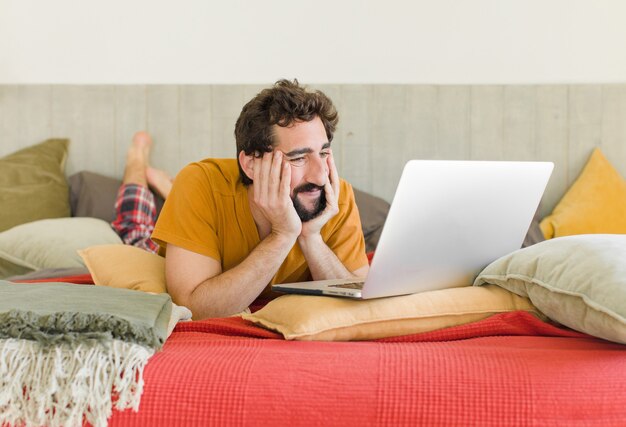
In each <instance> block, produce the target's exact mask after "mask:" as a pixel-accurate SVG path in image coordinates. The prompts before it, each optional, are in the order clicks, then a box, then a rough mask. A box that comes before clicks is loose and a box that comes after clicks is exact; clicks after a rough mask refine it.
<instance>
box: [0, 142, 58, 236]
mask: <svg viewBox="0 0 626 427" xmlns="http://www.w3.org/2000/svg"><path fill="white" fill-rule="evenodd" d="M68 145H69V141H68V140H67V139H49V140H47V141H45V142H42V143H40V144H37V145H33V146H31V147H27V148H24V149H22V150H19V151H16V152H15V153H12V154H9V155H7V156H5V157H2V158H0V206H2V209H0V231H4V230H8V229H9V228H11V227H14V226H16V225H19V224H24V223H27V222H31V221H35V220H38V219H45V218H60V217H66V216H70V202H69V188H68V185H67V180H66V179H65V160H66V158H67V148H68Z"/></svg>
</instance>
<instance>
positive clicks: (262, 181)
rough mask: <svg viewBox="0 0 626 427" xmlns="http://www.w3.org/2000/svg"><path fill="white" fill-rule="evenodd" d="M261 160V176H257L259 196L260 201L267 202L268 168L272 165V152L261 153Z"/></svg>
mask: <svg viewBox="0 0 626 427" xmlns="http://www.w3.org/2000/svg"><path fill="white" fill-rule="evenodd" d="M260 160H261V162H260V163H261V176H260V177H259V187H260V188H259V190H260V191H259V195H260V196H261V199H260V200H261V203H267V198H268V193H269V190H268V186H269V175H270V168H271V166H272V153H263V157H262V158H261V159H260Z"/></svg>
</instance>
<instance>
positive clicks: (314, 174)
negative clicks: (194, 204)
mask: <svg viewBox="0 0 626 427" xmlns="http://www.w3.org/2000/svg"><path fill="white" fill-rule="evenodd" d="M308 166H309V167H308V170H307V176H306V180H307V182H310V183H312V184H315V185H319V186H320V187H323V186H324V184H326V180H327V179H328V165H327V163H326V159H322V158H321V157H318V156H313V158H312V159H311V161H309V164H308Z"/></svg>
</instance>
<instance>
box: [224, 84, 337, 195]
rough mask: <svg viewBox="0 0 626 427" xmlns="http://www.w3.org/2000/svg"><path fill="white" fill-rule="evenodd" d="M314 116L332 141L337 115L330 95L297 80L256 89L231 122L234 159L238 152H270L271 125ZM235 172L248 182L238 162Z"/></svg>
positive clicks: (290, 122) (251, 153)
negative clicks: (313, 89) (302, 84)
mask: <svg viewBox="0 0 626 427" xmlns="http://www.w3.org/2000/svg"><path fill="white" fill-rule="evenodd" d="M315 117H319V118H320V119H321V120H322V123H323V124H324V129H325V130H326V136H327V137H328V141H329V142H330V141H332V140H333V134H334V132H335V128H336V127H337V122H338V121H339V116H338V114H337V110H336V109H335V106H334V105H333V103H332V101H331V100H330V98H328V97H327V96H326V95H325V94H324V93H323V92H321V91H319V90H316V91H313V92H309V91H307V90H306V88H305V87H303V86H300V84H299V83H298V80H297V79H294V80H293V82H291V81H289V80H285V79H283V80H279V81H277V82H276V83H274V85H273V86H272V87H270V88H267V89H263V90H262V91H261V92H259V93H258V94H257V95H256V96H255V97H254V98H252V99H251V100H250V101H249V102H248V103H247V104H246V105H244V107H243V109H242V110H241V114H240V115H239V118H238V119H237V123H236V124H235V141H236V142H237V158H239V153H241V152H242V151H243V152H244V153H245V154H246V155H248V156H249V155H258V154H260V153H268V152H271V151H272V150H273V146H274V143H275V141H274V139H273V137H274V132H273V130H272V127H273V126H274V125H278V126H281V127H289V126H291V125H292V124H293V123H295V122H300V121H303V122H309V121H311V120H313V119H314V118H315ZM239 175H240V177H241V181H242V182H243V184H244V185H250V184H252V180H251V179H250V178H248V176H247V175H246V174H245V173H244V171H243V169H242V168H241V164H239Z"/></svg>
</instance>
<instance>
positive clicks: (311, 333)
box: [242, 286, 542, 341]
mask: <svg viewBox="0 0 626 427" xmlns="http://www.w3.org/2000/svg"><path fill="white" fill-rule="evenodd" d="M517 310H524V311H528V312H532V313H534V314H536V315H537V316H539V317H541V316H542V315H541V313H540V312H539V311H538V310H537V309H536V308H535V307H534V306H533V305H532V304H531V303H530V300H528V299H527V298H523V297H520V296H517V295H515V294H513V293H512V292H509V291H507V290H505V289H502V288H499V287H497V286H484V287H480V288H478V287H471V286H467V287H462V288H452V289H443V290H437V291H431V292H422V293H417V294H412V295H402V296H397V297H390V298H379V299H373V300H363V301H357V300H350V299H346V298H334V297H321V296H310V295H283V296H281V297H278V298H276V299H275V300H273V301H271V302H270V303H268V304H267V305H266V306H265V307H263V308H262V309H261V310H259V311H257V312H256V313H253V314H244V315H242V317H243V318H244V319H246V320H249V321H252V322H254V323H256V324H258V325H260V326H263V327H265V328H268V329H272V330H274V331H277V332H279V333H281V334H282V335H283V336H284V337H285V338H286V339H288V340H294V339H295V340H306V341H352V340H370V339H378V338H386V337H394V336H400V335H408V334H415V333H421V332H428V331H434V330H436V329H442V328H448V327H451V326H457V325H462V324H465V323H470V322H475V321H478V320H481V319H485V318H487V317H489V316H491V315H493V314H497V313H503V312H508V311H517Z"/></svg>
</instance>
